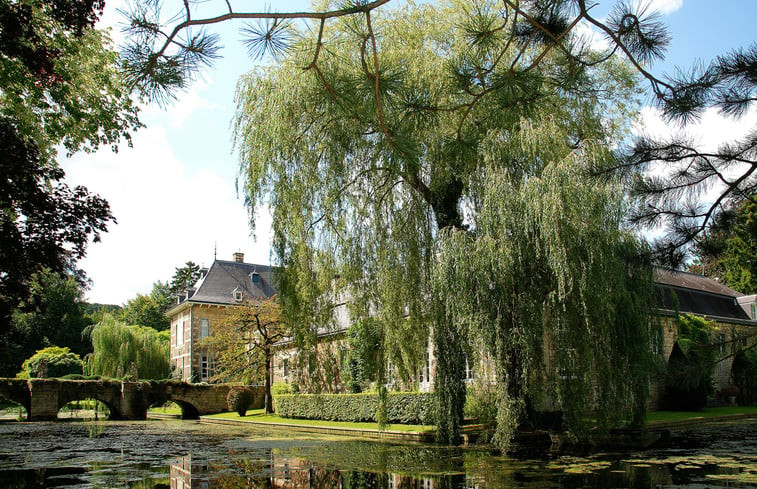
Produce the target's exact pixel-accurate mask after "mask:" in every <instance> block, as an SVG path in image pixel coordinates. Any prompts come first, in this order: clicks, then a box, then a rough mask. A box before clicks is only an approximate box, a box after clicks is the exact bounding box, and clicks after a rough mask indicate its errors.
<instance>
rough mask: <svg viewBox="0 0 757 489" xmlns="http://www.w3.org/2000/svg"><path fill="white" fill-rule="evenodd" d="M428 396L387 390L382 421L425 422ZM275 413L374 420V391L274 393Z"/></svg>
mask: <svg viewBox="0 0 757 489" xmlns="http://www.w3.org/2000/svg"><path fill="white" fill-rule="evenodd" d="M431 396H432V395H431V394H429V393H425V392H389V393H387V395H386V422H387V423H399V424H425V423H427V422H428V421H429V420H430V419H431V417H432V416H431V414H432V413H431V405H432V397H431ZM275 400H276V413H277V414H278V415H279V416H281V417H284V418H302V419H322V420H328V421H351V422H359V421H366V422H368V421H377V419H376V413H377V412H378V405H379V401H380V400H379V395H378V394H366V393H361V394H294V395H278V396H276V399H275Z"/></svg>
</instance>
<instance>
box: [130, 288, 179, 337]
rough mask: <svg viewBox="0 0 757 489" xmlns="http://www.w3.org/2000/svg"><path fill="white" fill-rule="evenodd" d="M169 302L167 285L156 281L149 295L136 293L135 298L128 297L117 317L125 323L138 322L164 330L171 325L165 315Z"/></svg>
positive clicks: (141, 324)
mask: <svg viewBox="0 0 757 489" xmlns="http://www.w3.org/2000/svg"><path fill="white" fill-rule="evenodd" d="M171 304H172V302H171V295H170V292H169V288H168V286H167V285H165V284H163V283H161V282H156V283H154V284H153V286H152V292H150V295H143V294H137V296H136V297H135V298H133V299H129V301H128V302H127V303H126V305H125V306H124V307H123V309H121V310H120V311H119V312H118V316H117V317H118V319H119V320H121V321H123V322H125V323H126V324H138V325H140V326H147V327H150V328H152V329H155V330H158V331H164V330H168V329H170V327H171V320H170V319H169V318H168V316H166V315H165V312H166V310H167V309H168V308H169V307H170V305H171Z"/></svg>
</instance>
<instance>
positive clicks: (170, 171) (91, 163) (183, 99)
mask: <svg viewBox="0 0 757 489" xmlns="http://www.w3.org/2000/svg"><path fill="white" fill-rule="evenodd" d="M216 1H218V0H212V1H211V2H208V3H207V4H208V5H209V6H210V5H212V3H213V2H216ZM222 3H223V2H222ZM595 3H597V4H598V5H597V7H596V15H600V16H601V15H603V14H604V11H606V10H607V8H608V6H609V5H612V3H613V2H610V1H606V0H597V1H596V2H595ZM650 3H651V5H650V8H652V9H654V10H658V11H659V12H660V13H661V14H662V16H661V20H662V21H664V22H665V23H666V24H667V25H668V26H669V28H670V33H671V35H672V38H673V40H672V43H671V45H670V47H669V49H668V51H667V54H666V59H665V61H664V62H661V63H657V64H655V65H653V66H652V69H651V71H652V72H653V73H654V74H656V75H661V74H664V73H671V72H672V71H673V70H674V68H675V66H683V67H689V66H691V65H692V64H693V63H695V62H697V61H698V60H701V61H704V62H708V61H709V60H711V59H713V58H714V57H715V56H717V55H719V54H723V53H726V52H728V51H729V50H732V49H735V48H738V47H740V46H748V45H750V44H751V43H753V42H755V38H754V31H753V26H754V25H755V23H756V22H755V21H757V1H755V0H723V1H721V2H717V3H716V2H712V1H711V0H652V1H651V2H650ZM245 4H246V5H252V6H253V7H251V8H258V9H260V10H266V9H269V8H270V5H271V3H269V2H261V1H257V0H247V1H246V2H245ZM273 5H274V7H275V9H276V10H280V11H301V10H307V9H308V8H309V2H308V1H307V0H288V1H277V2H274V3H273ZM390 5H391V3H390ZM119 8H123V2H122V0H110V1H106V8H105V13H104V15H103V18H102V19H101V21H100V23H99V27H101V28H105V27H111V28H112V31H111V35H112V37H113V38H114V41H115V42H116V44H119V43H121V42H122V40H123V35H122V34H121V33H120V24H121V23H122V22H123V20H122V18H121V17H120V15H119V14H118V12H117V10H118V9H119ZM602 9H604V11H603V10H602ZM242 25H243V24H241V23H235V24H233V25H231V24H228V23H227V24H225V25H222V26H221V27H220V28H219V29H215V30H216V31H217V32H219V33H220V34H221V36H222V39H223V44H224V46H225V48H224V50H223V51H222V54H223V58H222V59H220V60H218V61H217V62H216V64H215V65H214V66H213V67H212V68H211V69H208V70H206V71H205V72H204V73H203V74H202V76H201V77H200V78H199V79H198V80H196V81H195V82H194V83H193V84H192V85H191V87H190V88H189V90H188V91H186V92H185V93H182V94H179V96H178V98H177V100H176V101H175V102H174V103H173V104H171V105H169V106H167V107H165V108H161V107H157V106H153V105H149V106H144V107H143V110H142V112H141V120H142V122H143V123H144V124H145V126H146V127H145V128H143V129H140V130H139V131H137V132H136V133H135V134H134V135H133V147H131V148H129V147H127V146H126V145H121V147H120V148H119V151H118V153H113V152H111V151H110V150H109V149H102V150H100V151H98V152H95V153H92V154H81V153H79V154H76V155H74V156H72V157H71V158H68V159H62V161H61V166H62V167H63V169H64V170H65V171H66V178H67V181H68V183H69V184H75V185H85V186H86V187H87V188H88V189H89V190H90V191H91V192H94V193H97V194H99V195H100V196H102V197H104V198H105V199H107V200H108V201H109V202H110V205H111V208H112V211H113V214H114V215H115V217H116V219H117V220H118V223H117V224H114V225H111V226H110V228H109V231H108V232H107V233H105V234H104V235H103V236H102V241H101V242H99V243H92V244H91V245H90V247H89V249H88V253H87V256H86V258H84V259H83V260H82V261H80V262H79V266H80V267H81V268H82V269H84V270H85V271H86V273H87V275H88V276H89V278H90V280H91V281H92V285H91V287H90V289H89V290H88V291H87V300H88V301H89V302H95V303H105V304H124V303H126V301H127V300H129V299H131V298H133V297H135V296H136V294H137V293H143V294H145V293H149V291H150V289H151V288H152V284H153V283H154V282H156V281H159V280H160V281H167V280H170V278H171V276H172V275H173V273H174V270H175V268H176V267H179V266H181V265H183V264H184V263H185V262H187V261H189V260H191V261H194V262H196V263H199V264H201V265H204V266H209V265H210V264H211V263H212V262H213V259H214V256H217V257H218V258H219V259H228V260H230V259H231V257H232V253H234V252H236V251H241V252H243V253H244V254H245V261H247V262H250V263H260V264H268V263H269V262H271V261H272V260H273V257H272V256H271V253H270V225H271V218H270V215H269V214H268V213H267V212H262V213H261V215H259V216H257V218H256V231H255V234H254V236H253V235H251V232H250V226H249V217H248V212H247V209H246V208H245V206H244V202H243V198H242V195H241V193H238V192H237V187H236V179H237V173H238V172H237V170H238V167H239V162H238V156H237V155H236V154H235V151H234V148H233V144H232V130H231V124H232V119H233V117H234V112H235V103H234V96H235V92H236V86H237V83H238V81H239V79H240V77H241V76H243V75H244V74H245V73H247V72H249V71H250V70H252V69H254V68H255V67H256V64H257V63H258V62H256V61H253V60H251V59H250V58H249V57H248V56H247V52H246V49H245V47H244V46H243V45H242V44H241V43H240V42H239V40H238V39H239V35H238V34H237V31H238V29H239V28H240V27H241V26H242ZM756 123H757V111H752V112H751V113H749V114H747V116H745V118H744V119H742V120H740V121H728V120H724V119H723V118H721V117H720V116H719V115H718V114H716V113H715V112H712V111H711V112H708V113H706V114H705V115H704V117H702V120H701V122H700V123H699V124H696V125H695V126H694V127H693V128H690V129H689V130H690V131H692V133H693V134H695V136H696V137H697V138H698V139H699V140H700V141H702V142H703V143H704V144H711V145H714V144H716V143H717V141H722V140H725V139H727V138H728V137H733V136H734V135H737V134H739V133H743V132H745V131H746V129H747V128H749V127H754V126H755V124H756ZM638 127H639V129H638V130H639V131H642V132H643V131H648V132H651V133H653V134H665V133H671V132H678V131H680V129H678V128H675V127H670V126H668V125H667V124H666V123H665V122H664V121H662V120H661V119H660V117H659V114H658V113H657V112H656V110H655V109H652V108H651V107H645V108H644V109H643V110H642V121H641V122H640V124H639V125H638Z"/></svg>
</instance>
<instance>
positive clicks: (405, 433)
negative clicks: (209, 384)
mask: <svg viewBox="0 0 757 489" xmlns="http://www.w3.org/2000/svg"><path fill="white" fill-rule="evenodd" d="M200 422H202V423H208V424H220V425H223V424H227V425H239V424H241V425H259V426H262V427H265V428H272V429H277V430H278V429H280V430H286V431H291V432H299V433H317V434H328V435H342V436H349V437H353V438H368V439H376V440H404V441H417V442H432V441H434V437H435V430H434V427H433V426H428V425H386V427H385V428H384V429H379V428H378V425H377V424H376V423H347V422H342V421H322V420H310V419H290V418H282V417H280V416H276V415H266V414H265V413H263V410H262V409H257V410H252V411H248V413H247V415H246V416H239V415H238V414H237V413H219V414H211V415H208V416H200Z"/></svg>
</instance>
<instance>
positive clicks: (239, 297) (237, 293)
mask: <svg viewBox="0 0 757 489" xmlns="http://www.w3.org/2000/svg"><path fill="white" fill-rule="evenodd" d="M242 297H243V296H242V291H241V290H239V289H234V300H235V301H236V302H242Z"/></svg>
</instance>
